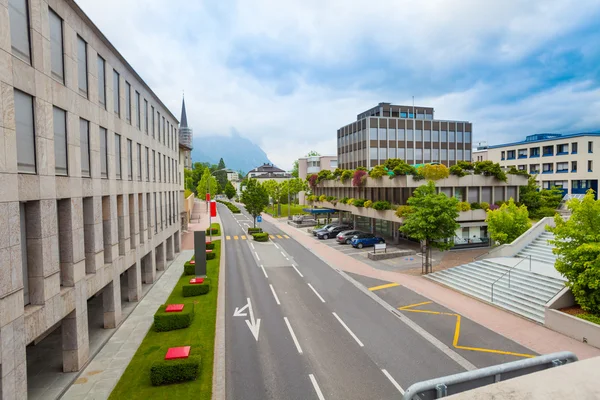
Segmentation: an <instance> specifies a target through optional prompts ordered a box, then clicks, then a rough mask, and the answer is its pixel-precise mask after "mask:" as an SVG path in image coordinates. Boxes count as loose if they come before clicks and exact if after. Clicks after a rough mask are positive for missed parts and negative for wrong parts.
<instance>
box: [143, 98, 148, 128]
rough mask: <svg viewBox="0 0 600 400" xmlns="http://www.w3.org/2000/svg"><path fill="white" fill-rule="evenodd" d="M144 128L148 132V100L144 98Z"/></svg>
mask: <svg viewBox="0 0 600 400" xmlns="http://www.w3.org/2000/svg"><path fill="white" fill-rule="evenodd" d="M144 130H145V131H146V135H147V134H148V100H146V99H144Z"/></svg>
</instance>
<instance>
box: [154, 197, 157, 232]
mask: <svg viewBox="0 0 600 400" xmlns="http://www.w3.org/2000/svg"><path fill="white" fill-rule="evenodd" d="M157 206H158V204H157V203H156V192H155V193H154V233H158V214H157V212H156V209H157Z"/></svg>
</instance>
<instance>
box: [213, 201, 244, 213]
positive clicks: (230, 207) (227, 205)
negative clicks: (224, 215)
mask: <svg viewBox="0 0 600 400" xmlns="http://www.w3.org/2000/svg"><path fill="white" fill-rule="evenodd" d="M217 202H219V203H221V204H224V205H225V206H226V207H227V208H229V210H230V211H231V212H232V213H234V214H239V213H241V211H240V209H239V208H237V206H235V205H234V204H231V203H230V202H228V201H224V200H217Z"/></svg>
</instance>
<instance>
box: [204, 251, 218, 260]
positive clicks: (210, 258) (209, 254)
mask: <svg viewBox="0 0 600 400" xmlns="http://www.w3.org/2000/svg"><path fill="white" fill-rule="evenodd" d="M215 257H217V254H216V253H206V260H207V261H208V260H214V259H215Z"/></svg>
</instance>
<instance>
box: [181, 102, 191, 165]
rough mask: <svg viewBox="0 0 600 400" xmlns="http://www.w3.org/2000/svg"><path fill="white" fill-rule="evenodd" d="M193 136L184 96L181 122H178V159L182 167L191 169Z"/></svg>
mask: <svg viewBox="0 0 600 400" xmlns="http://www.w3.org/2000/svg"><path fill="white" fill-rule="evenodd" d="M193 137H194V133H193V130H192V128H190V127H189V126H188V122H187V113H186V111H185V98H184V99H183V100H182V102H181V122H180V123H179V150H180V154H181V157H180V160H179V161H180V162H181V164H183V168H187V169H192V149H193V148H194V146H193Z"/></svg>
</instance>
